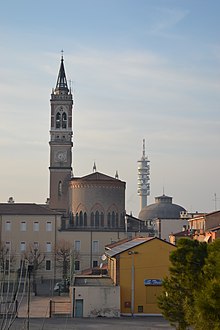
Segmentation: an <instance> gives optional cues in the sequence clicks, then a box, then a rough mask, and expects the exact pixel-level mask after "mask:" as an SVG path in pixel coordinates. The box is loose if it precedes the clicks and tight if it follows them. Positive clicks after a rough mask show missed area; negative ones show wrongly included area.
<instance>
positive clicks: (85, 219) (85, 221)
mask: <svg viewBox="0 0 220 330" xmlns="http://www.w3.org/2000/svg"><path fill="white" fill-rule="evenodd" d="M84 227H87V213H86V212H84Z"/></svg>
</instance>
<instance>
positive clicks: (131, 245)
mask: <svg viewBox="0 0 220 330" xmlns="http://www.w3.org/2000/svg"><path fill="white" fill-rule="evenodd" d="M153 239H155V237H138V238H135V239H133V240H130V241H128V242H125V243H122V244H120V245H117V246H115V247H113V248H110V249H109V248H108V247H107V249H106V251H105V254H106V255H107V256H109V257H114V256H116V255H117V254H120V253H122V252H124V251H127V250H129V249H133V248H134V247H136V246H138V245H140V244H143V243H146V242H149V241H151V240H153Z"/></svg>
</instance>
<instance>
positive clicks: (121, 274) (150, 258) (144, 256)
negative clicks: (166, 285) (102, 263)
mask: <svg viewBox="0 0 220 330" xmlns="http://www.w3.org/2000/svg"><path fill="white" fill-rule="evenodd" d="M175 249H176V247H175V246H174V245H172V244H170V243H168V242H166V241H164V240H161V239H160V238H157V237H148V238H146V237H139V238H134V239H131V240H129V241H126V242H125V241H123V242H121V243H120V242H118V243H115V244H112V245H109V246H106V252H105V254H106V256H107V261H108V272H109V276H110V277H111V278H112V280H113V282H114V283H115V284H116V285H117V286H120V292H121V305H120V306H121V307H120V310H121V314H122V315H159V314H161V311H160V309H159V307H158V304H157V297H158V295H159V294H160V293H161V290H162V286H161V284H162V280H163V278H164V277H165V276H167V275H168V274H169V267H170V260H169V256H170V253H171V252H172V251H174V250H175Z"/></svg>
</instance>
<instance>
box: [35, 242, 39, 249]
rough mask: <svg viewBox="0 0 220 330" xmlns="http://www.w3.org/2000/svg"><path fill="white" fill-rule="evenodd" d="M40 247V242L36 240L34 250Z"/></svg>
mask: <svg viewBox="0 0 220 330" xmlns="http://www.w3.org/2000/svg"><path fill="white" fill-rule="evenodd" d="M38 249H39V243H38V242H34V250H38Z"/></svg>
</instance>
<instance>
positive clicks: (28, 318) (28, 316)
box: [27, 265, 34, 330]
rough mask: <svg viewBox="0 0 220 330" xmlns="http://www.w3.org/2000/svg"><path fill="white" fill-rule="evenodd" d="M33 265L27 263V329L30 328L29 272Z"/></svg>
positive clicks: (31, 270)
mask: <svg viewBox="0 0 220 330" xmlns="http://www.w3.org/2000/svg"><path fill="white" fill-rule="evenodd" d="M33 268H34V266H33V265H28V301H27V330H29V329H30V295H31V273H32V272H33Z"/></svg>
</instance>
